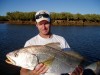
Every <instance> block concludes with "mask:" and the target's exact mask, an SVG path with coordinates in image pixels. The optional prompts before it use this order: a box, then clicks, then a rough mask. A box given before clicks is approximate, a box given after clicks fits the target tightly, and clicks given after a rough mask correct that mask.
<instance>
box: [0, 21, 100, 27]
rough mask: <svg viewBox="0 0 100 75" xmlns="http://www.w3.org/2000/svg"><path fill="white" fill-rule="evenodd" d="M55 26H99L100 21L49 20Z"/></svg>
mask: <svg viewBox="0 0 100 75" xmlns="http://www.w3.org/2000/svg"><path fill="white" fill-rule="evenodd" d="M0 23H7V24H17V25H20V24H22V25H35V21H0ZM51 23H52V25H55V26H100V22H90V21H86V22H83V21H66V20H54V21H52V22H51Z"/></svg>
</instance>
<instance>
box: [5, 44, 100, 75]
mask: <svg viewBox="0 0 100 75" xmlns="http://www.w3.org/2000/svg"><path fill="white" fill-rule="evenodd" d="M59 45H60V44H59V43H49V44H46V45H32V46H28V47H24V48H21V49H19V50H15V51H12V52H9V53H8V54H7V55H6V57H7V60H6V62H7V63H9V64H12V65H16V66H19V67H23V68H26V69H30V70H33V69H34V68H35V66H36V65H37V64H38V63H40V62H42V63H44V64H45V65H46V66H47V67H49V69H48V71H47V72H46V73H45V75H61V74H63V73H71V72H73V71H74V69H75V68H76V67H77V66H78V65H81V66H83V67H84V68H86V67H87V66H88V68H90V69H92V70H93V71H94V72H97V71H98V70H97V69H99V71H100V63H99V64H98V63H94V64H92V65H90V62H89V61H86V60H85V59H84V57H82V56H81V55H80V54H78V53H76V52H74V51H72V50H66V52H65V51H63V50H61V48H60V46H59ZM99 71H98V72H99Z"/></svg>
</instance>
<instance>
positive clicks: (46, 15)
mask: <svg viewBox="0 0 100 75" xmlns="http://www.w3.org/2000/svg"><path fill="white" fill-rule="evenodd" d="M41 17H44V18H49V17H50V16H49V15H48V14H39V15H36V16H35V19H39V18H41Z"/></svg>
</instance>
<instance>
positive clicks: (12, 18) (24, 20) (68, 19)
mask: <svg viewBox="0 0 100 75" xmlns="http://www.w3.org/2000/svg"><path fill="white" fill-rule="evenodd" d="M35 13H36V12H19V11H16V12H7V14H6V16H0V22H4V21H6V22H7V23H16V24H35ZM51 19H52V24H53V25H100V14H84V15H82V14H80V13H77V14H72V13H69V12H62V13H55V12H51Z"/></svg>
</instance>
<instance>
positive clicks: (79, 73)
mask: <svg viewBox="0 0 100 75" xmlns="http://www.w3.org/2000/svg"><path fill="white" fill-rule="evenodd" d="M82 73H83V68H82V67H81V66H78V67H76V68H75V70H74V71H73V72H72V73H71V74H70V75H82Z"/></svg>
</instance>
